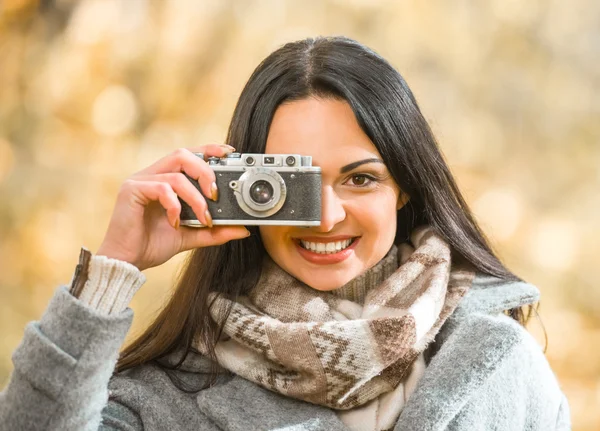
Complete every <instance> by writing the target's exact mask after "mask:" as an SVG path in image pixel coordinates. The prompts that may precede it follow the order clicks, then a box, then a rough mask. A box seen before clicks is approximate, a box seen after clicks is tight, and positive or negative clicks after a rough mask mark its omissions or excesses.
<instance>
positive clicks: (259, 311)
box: [196, 227, 474, 430]
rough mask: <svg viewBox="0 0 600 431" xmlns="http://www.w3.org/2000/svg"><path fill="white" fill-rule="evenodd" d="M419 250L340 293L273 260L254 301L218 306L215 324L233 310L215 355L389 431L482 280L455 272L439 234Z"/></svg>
mask: <svg viewBox="0 0 600 431" xmlns="http://www.w3.org/2000/svg"><path fill="white" fill-rule="evenodd" d="M411 242H412V244H413V245H414V247H413V246H411V245H409V244H407V243H405V244H401V245H400V246H399V247H398V248H397V247H395V246H394V247H392V249H391V250H390V252H389V253H388V254H387V255H386V257H385V258H384V259H382V261H381V262H379V263H378V264H377V265H376V266H375V267H373V268H371V269H370V270H368V271H367V272H366V273H365V274H363V275H362V276H359V277H357V278H356V279H355V280H353V281H351V282H350V283H348V284H347V285H345V286H343V287H342V288H340V289H338V290H335V291H332V292H321V291H317V290H314V289H312V288H310V287H308V286H306V285H305V284H303V283H302V282H300V281H298V280H296V279H295V278H293V277H292V276H291V275H289V274H288V273H286V272H285V271H284V270H282V269H281V268H280V267H278V266H277V265H276V264H275V263H274V262H273V261H272V260H270V259H267V260H266V261H265V268H264V271H263V274H262V276H261V279H260V280H259V282H258V284H257V286H256V287H255V288H254V289H253V290H252V291H251V292H250V293H249V294H248V295H247V296H244V297H241V298H238V299H237V301H235V302H234V301H231V300H230V299H227V298H224V297H217V298H216V299H215V298H214V296H213V298H211V299H215V303H214V306H213V307H212V309H211V313H212V315H213V318H214V319H215V320H219V318H220V316H221V313H222V312H223V310H225V309H226V308H227V307H229V306H230V307H231V313H230V315H229V317H228V318H227V320H226V323H225V326H224V335H223V337H222V338H221V340H220V341H219V342H218V343H217V345H216V355H217V358H218V360H219V363H220V365H221V366H223V367H224V368H226V369H228V370H230V371H232V372H233V373H235V374H237V375H239V376H241V377H244V378H246V379H248V380H250V381H253V382H255V383H257V384H259V385H261V386H263V387H265V388H267V389H269V390H272V391H275V392H279V393H281V394H283V395H285V396H290V397H293V398H298V399H301V400H304V401H308V402H311V403H314V404H319V405H322V406H327V407H329V408H332V409H336V410H338V415H339V416H340V417H341V418H342V420H344V422H346V423H347V424H348V425H350V426H351V428H353V429H355V430H357V429H367V428H368V429H379V430H381V429H387V428H391V427H392V426H393V424H394V423H395V421H396V420H397V417H398V414H399V413H400V411H401V408H402V406H403V405H404V402H405V401H406V398H407V395H409V394H408V393H407V391H406V390H405V388H403V387H404V386H407V385H410V386H412V387H413V388H414V382H415V381H416V380H418V377H420V374H422V372H423V369H424V362H423V360H422V353H423V351H424V350H425V348H426V347H427V346H428V345H429V343H431V341H432V340H433V338H434V336H435V335H436V334H437V332H438V331H439V329H440V327H441V326H442V324H443V323H444V321H445V320H446V319H447V318H448V316H449V315H450V314H451V313H452V312H453V311H454V309H455V308H456V306H457V304H458V302H459V301H460V299H461V298H462V296H463V295H464V294H465V292H466V291H467V290H468V289H469V287H470V285H471V282H472V279H473V276H474V273H473V271H472V270H469V269H466V268H465V267H460V268H458V267H456V265H454V266H453V265H451V259H450V247H449V246H448V244H447V243H446V242H445V241H444V240H442V239H441V238H440V237H439V236H438V235H436V234H435V233H434V232H433V230H432V229H431V228H428V227H422V228H419V229H417V230H415V231H414V232H413V234H412V235H411ZM196 344H197V345H196V348H198V349H199V350H200V351H201V352H203V351H204V349H203V346H202V345H201V343H196ZM204 353H205V352H204ZM411 374H412V377H411ZM415 374H419V376H417V377H416V378H415ZM411 380H412V383H410V381H411ZM386 406H387V407H386ZM371 416H373V417H372V418H369V417H371ZM365 424H370V425H367V426H365Z"/></svg>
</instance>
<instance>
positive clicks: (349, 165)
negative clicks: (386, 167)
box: [340, 159, 383, 174]
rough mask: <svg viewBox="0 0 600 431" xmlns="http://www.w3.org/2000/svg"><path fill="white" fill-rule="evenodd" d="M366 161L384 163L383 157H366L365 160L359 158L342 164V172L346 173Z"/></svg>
mask: <svg viewBox="0 0 600 431" xmlns="http://www.w3.org/2000/svg"><path fill="white" fill-rule="evenodd" d="M366 163H383V160H381V159H364V160H359V161H357V162H352V163H350V164H348V165H346V166H342V167H341V168H340V174H345V173H346V172H349V171H351V170H352V169H354V168H357V167H359V166H360V165H364V164H366Z"/></svg>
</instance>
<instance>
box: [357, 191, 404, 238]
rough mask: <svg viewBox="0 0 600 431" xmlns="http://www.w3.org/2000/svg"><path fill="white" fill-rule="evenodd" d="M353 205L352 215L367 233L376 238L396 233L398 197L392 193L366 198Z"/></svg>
mask: <svg viewBox="0 0 600 431" xmlns="http://www.w3.org/2000/svg"><path fill="white" fill-rule="evenodd" d="M365 198H366V199H357V200H355V201H354V202H353V203H352V214H353V216H354V219H355V220H356V221H357V222H358V224H359V225H360V226H361V229H362V230H363V232H365V233H370V234H373V235H376V236H381V235H384V236H385V235H389V234H390V233H391V234H392V235H394V234H395V232H396V215H397V209H396V207H397V197H396V196H395V195H394V193H392V192H391V191H388V192H386V193H381V194H378V195H371V196H368V197H367V196H365Z"/></svg>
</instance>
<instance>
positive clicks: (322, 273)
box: [295, 268, 355, 292]
mask: <svg viewBox="0 0 600 431" xmlns="http://www.w3.org/2000/svg"><path fill="white" fill-rule="evenodd" d="M295 277H296V278H297V279H298V280H300V281H301V282H302V283H304V284H306V285H307V286H308V287H310V288H312V289H315V290H319V291H321V292H329V291H331V290H336V289H339V288H340V287H342V286H344V285H345V284H347V283H348V282H350V281H352V279H353V278H354V277H355V275H350V274H349V272H348V271H347V270H332V269H331V268H323V269H321V270H316V271H315V270H314V268H308V269H305V270H304V271H302V272H301V273H300V274H298V275H295Z"/></svg>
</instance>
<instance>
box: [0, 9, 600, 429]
mask: <svg viewBox="0 0 600 431" xmlns="http://www.w3.org/2000/svg"><path fill="white" fill-rule="evenodd" d="M334 34H336V35H337V34H343V35H347V36H350V37H353V38H355V39H357V40H359V41H361V42H363V43H365V44H367V45H368V46H370V47H372V48H374V49H375V50H376V51H378V52H379V53H381V54H382V55H383V56H384V57H386V58H387V59H388V60H390V62H391V63H392V64H393V65H394V66H395V67H397V68H398V70H399V71H400V72H401V73H402V74H403V75H404V77H405V78H406V80H407V81H408V83H409V85H411V87H412V89H413V91H414V92H415V94H416V96H417V98H418V100H419V101H420V104H421V107H422V109H423V111H424V112H425V115H426V117H427V118H428V119H429V120H430V122H431V124H432V127H433V129H434V131H435V132H436V134H437V136H438V138H439V140H440V143H441V146H442V148H443V151H444V153H445V154H446V156H447V159H448V161H449V163H450V164H451V166H452V168H453V170H454V172H455V174H456V176H457V178H458V179H459V182H460V184H461V186H462V189H463V191H464V193H465V194H466V197H467V198H468V201H469V202H470V204H471V205H472V207H473V209H474V211H475V213H476V215H477V217H478V219H479V220H480V222H481V224H482V225H483V227H484V229H485V230H486V232H487V233H488V234H489V235H490V237H491V239H492V240H493V242H494V244H495V246H496V248H497V250H498V252H499V253H500V255H501V256H502V257H503V258H504V259H505V261H506V262H507V263H508V265H509V267H510V268H511V269H513V270H514V271H515V272H516V273H517V274H519V275H520V276H522V277H523V278H525V279H526V280H528V281H530V282H532V283H534V284H536V285H537V286H539V287H540V289H541V291H542V298H543V300H542V307H541V317H542V322H543V324H544V325H545V328H546V331H547V333H548V336H549V343H548V350H547V357H548V359H549V361H550V363H551V365H552V367H553V369H554V370H555V372H556V373H557V375H558V378H559V380H560V382H561V385H562V387H563V389H564V391H565V392H566V394H567V396H568V398H569V400H570V403H571V408H572V414H573V422H574V429H577V430H597V429H600V409H598V406H599V405H600V349H599V348H598V346H600V317H599V316H600V314H599V312H600V289H598V285H599V284H600V274H599V272H598V271H597V269H598V264H599V263H600V261H599V259H598V256H599V255H600V253H599V251H600V250H599V246H598V243H599V242H600V227H599V225H598V223H597V219H598V214H599V213H600V193H598V190H599V185H600V168H599V166H600V146H599V144H598V143H599V137H600V121H599V118H600V116H599V114H600V98H598V94H599V93H600V68H599V60H600V55H599V54H600V3H599V2H597V1H593V0H571V1H570V2H564V1H563V2H561V1H558V0H555V1H552V0H546V1H542V0H527V1H520V0H490V1H486V2H481V1H475V0H473V1H468V0H435V1H427V2H419V1H417V0H405V1H391V0H326V1H322V0H305V1H291V0H290V1H284V0H245V1H244V0H237V1H235V0H201V1H200V0H189V1H158V0H157V1H151V0H83V1H74V0H54V1H40V2H38V1H33V0H4V1H3V2H1V3H0V193H1V196H0V197H1V199H0V220H1V224H0V334H1V337H0V385H3V384H5V383H6V381H7V380H8V376H9V374H10V372H11V370H12V364H11V360H10V355H11V352H12V351H13V350H14V349H15V347H16V346H17V344H18V343H19V341H20V339H21V337H22V335H23V328H24V326H25V324H26V323H27V322H28V321H30V320H33V319H37V318H39V316H40V315H41V313H42V312H43V310H44V309H45V307H46V305H47V303H48V300H49V298H50V297H51V295H52V293H53V291H54V289H55V288H56V287H57V286H58V285H59V284H62V283H68V282H69V280H70V279H71V276H72V272H73V269H74V266H75V264H76V261H77V256H78V253H79V247H80V246H81V245H85V246H87V247H88V248H90V249H91V250H92V251H95V250H96V249H97V247H98V246H99V245H100V242H101V241H102V238H103V235H104V231H105V229H106V226H107V224H108V220H109V218H110V215H111V212H112V207H113V203H114V199H115V197H116V192H117V190H118V187H119V185H120V183H121V182H122V181H123V180H124V179H125V178H126V177H127V176H129V175H130V174H132V173H133V172H135V171H137V170H139V169H141V168H142V167H145V166H147V165H149V164H150V163H152V162H154V161H155V160H157V159H158V158H160V157H162V156H164V155H166V154H167V153H169V152H171V151H172V150H174V149H175V148H177V147H180V146H192V145H197V144H200V143H208V142H221V141H222V140H223V139H224V137H225V133H226V128H227V125H228V121H229V118H230V116H231V113H232V111H233V107H234V104H235V101H236V98H237V96H238V94H239V93H240V91H241V89H242V86H243V85H244V83H245V81H246V79H247V78H248V77H249V75H250V73H251V71H252V70H253V69H254V67H255V66H256V65H257V64H258V63H259V61H260V60H262V59H263V58H264V57H265V56H266V55H267V54H268V53H270V52H271V51H272V50H273V49H275V48H276V47H278V46H280V45H281V44H283V43H284V42H287V41H291V40H295V39H299V38H304V37H307V36H316V35H334ZM181 260H182V256H177V257H175V258H174V259H172V260H171V261H170V262H168V263H166V264H165V265H163V266H161V267H160V268H155V269H151V270H148V271H147V272H146V275H147V277H148V281H147V283H146V285H145V286H144V288H143V289H142V290H141V291H140V292H139V293H138V295H137V297H136V298H135V300H134V303H133V308H134V310H135V312H136V317H135V322H134V329H133V331H132V332H135V331H139V330H140V328H142V327H144V325H145V324H146V323H147V322H148V319H149V318H150V317H151V316H152V315H153V314H154V313H155V312H156V310H158V309H159V308H160V306H161V304H162V303H163V301H164V298H165V297H166V296H167V295H168V294H169V289H170V287H171V285H172V282H173V280H174V275H175V273H176V270H177V269H178V267H179V266H178V265H179V264H180V263H181ZM541 328H542V326H541V323H540V322H539V321H534V322H533V323H532V324H531V325H530V329H531V331H532V332H533V333H534V334H536V337H537V338H538V339H539V340H540V342H541V343H543V336H542V335H541V334H542V330H541Z"/></svg>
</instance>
